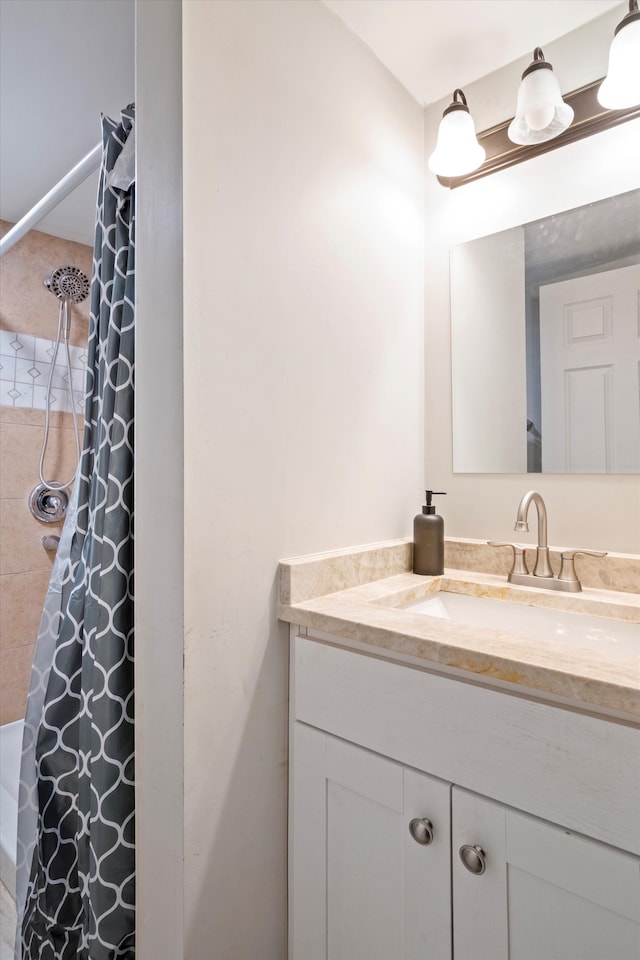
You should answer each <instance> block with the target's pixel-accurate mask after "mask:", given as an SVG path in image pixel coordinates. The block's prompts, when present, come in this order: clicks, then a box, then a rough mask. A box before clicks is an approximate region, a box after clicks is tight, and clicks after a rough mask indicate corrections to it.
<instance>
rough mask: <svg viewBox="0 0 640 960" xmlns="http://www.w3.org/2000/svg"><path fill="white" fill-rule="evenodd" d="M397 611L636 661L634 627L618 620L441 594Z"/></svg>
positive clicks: (639, 647) (638, 630)
mask: <svg viewBox="0 0 640 960" xmlns="http://www.w3.org/2000/svg"><path fill="white" fill-rule="evenodd" d="M403 609H404V610H411V611H412V612H413V613H423V614H425V616H428V617H438V618H440V619H444V620H454V621H456V622H457V623H464V624H467V625H469V626H477V627H493V628H494V629H496V630H506V631H508V632H509V633H515V634H518V635H519V636H523V637H532V638H534V639H542V640H552V639H553V638H554V637H555V638H557V639H558V640H560V641H562V643H563V644H570V645H572V646H579V647H583V648H586V649H590V650H597V651H598V652H599V653H601V654H603V655H604V656H610V657H613V658H616V657H621V658H624V659H626V658H633V657H640V624H638V623H631V622H628V621H624V620H607V619H605V618H604V617H594V616H591V614H584V613H573V612H572V613H567V612H566V611H564V610H553V609H550V608H548V607H534V606H527V605H526V604H523V603H513V602H511V601H509V600H495V599H493V598H492V597H472V596H468V595H466V594H462V593H447V592H446V591H443V590H441V591H440V592H438V593H435V594H432V595H430V596H429V597H427V598H426V599H423V600H414V601H412V602H411V603H408V604H405V605H404V606H403ZM639 666H640V662H639Z"/></svg>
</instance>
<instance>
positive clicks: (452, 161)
mask: <svg viewBox="0 0 640 960" xmlns="http://www.w3.org/2000/svg"><path fill="white" fill-rule="evenodd" d="M486 156H487V153H486V150H485V149H484V147H481V146H480V144H479V143H478V138H477V137H476V128H475V124H474V122H473V118H472V117H471V114H470V113H469V112H468V111H467V110H466V109H460V110H451V112H450V113H445V115H444V116H443V118H442V120H441V121H440V126H439V128H438V142H437V143H436V149H435V150H434V152H433V153H432V154H431V156H430V157H429V169H430V170H431V172H432V173H435V174H436V175H437V176H439V177H462V176H464V174H466V173H471V171H472V170H477V168H478V167H480V166H482V164H483V163H484V161H485V158H486Z"/></svg>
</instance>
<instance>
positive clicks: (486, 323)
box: [451, 190, 640, 474]
mask: <svg viewBox="0 0 640 960" xmlns="http://www.w3.org/2000/svg"><path fill="white" fill-rule="evenodd" d="M451 340H452V344H451V346H452V389H453V469H454V472H456V473H527V472H528V473H541V472H543V473H592V474H600V473H639V472H640V190H633V191H630V192H628V193H625V194H621V195H619V196H616V197H610V198H608V199H606V200H602V201H599V202H597V203H592V204H588V205H586V206H584V207H578V208H576V209H573V210H567V211H564V212H562V213H558V214H556V215H554V216H552V217H548V218H545V219H543V220H536V221H534V222H532V223H527V224H523V225H521V226H518V227H515V228H513V229H511V230H505V231H503V232H501V233H497V234H493V235H492V236H488V237H482V238H480V239H478V240H473V241H471V242H470V243H465V244H461V245H460V246H458V247H454V248H453V249H452V252H451Z"/></svg>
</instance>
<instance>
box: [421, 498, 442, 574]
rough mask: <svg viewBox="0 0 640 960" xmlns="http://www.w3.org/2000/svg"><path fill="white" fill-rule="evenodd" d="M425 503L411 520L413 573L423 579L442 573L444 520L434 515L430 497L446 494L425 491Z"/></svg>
mask: <svg viewBox="0 0 640 960" xmlns="http://www.w3.org/2000/svg"><path fill="white" fill-rule="evenodd" d="M426 494H427V502H426V504H425V506H424V507H423V508H422V513H419V514H418V515H417V516H416V517H414V520H413V572H414V573H419V574H420V575H421V576H424V577H436V576H438V575H439V574H441V573H444V520H443V519H442V517H440V516H438V514H437V513H436V508H435V507H434V506H433V504H432V503H431V499H432V497H445V496H446V493H444V492H442V491H437V490H427V491H426Z"/></svg>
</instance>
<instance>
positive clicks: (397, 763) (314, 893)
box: [280, 541, 640, 960]
mask: <svg viewBox="0 0 640 960" xmlns="http://www.w3.org/2000/svg"><path fill="white" fill-rule="evenodd" d="M445 549H446V553H445V564H446V568H445V574H444V576H443V577H433V578H431V577H416V576H414V575H413V574H412V573H410V572H409V570H410V568H411V552H410V551H411V545H410V544H409V543H407V542H404V541H396V542H393V543H390V544H384V545H378V546H374V547H370V548H361V549H359V550H356V551H339V552H336V553H332V554H326V555H318V556H314V557H309V558H301V559H299V560H293V561H286V562H284V563H283V564H281V570H280V589H281V604H280V616H281V618H282V619H284V620H287V621H288V622H289V623H290V624H291V625H292V626H291V728H290V736H291V741H290V743H291V768H290V807H289V816H290V834H289V838H290V872H289V878H290V909H289V917H290V931H289V933H290V936H289V953H290V957H291V958H293V960H316V958H318V960H319V958H325V960H326V958H329V960H347V958H348V960H358V958H359V960H376V958H379V960H401V958H407V960H408V958H411V960H414V958H416V960H417V958H422V960H426V958H428V960H444V958H452V957H453V958H455V960H460V958H465V960H501V958H518V960H520V958H529V960H541V958H545V960H551V958H558V960H560V958H561V960H570V958H574V960H590V958H591V960H605V958H606V960H623V958H630V960H631V958H635V957H637V956H638V955H640V602H639V601H638V597H637V593H634V592H633V588H634V585H637V583H638V577H639V576H640V560H638V559H637V558H623V557H618V558H616V557H609V558H607V560H606V561H604V560H598V561H597V562H596V561H595V560H594V559H592V558H590V559H589V560H585V561H584V566H582V567H581V570H582V572H583V585H584V590H583V592H582V593H581V594H579V595H575V596H559V595H557V594H556V595H553V592H552V591H547V590H544V591H543V590H541V591H534V590H530V589H526V588H524V587H521V588H514V587H512V586H510V585H507V584H506V577H505V576H504V574H503V572H502V571H501V570H498V567H499V565H500V563H501V562H503V561H502V559H501V558H500V557H498V556H496V554H495V552H493V553H492V551H491V549H490V548H487V547H485V546H484V545H482V544H479V543H477V544H476V543H473V542H470V541H466V542H465V541H447V544H446V548H445ZM552 563H554V564H555V563H556V557H555V556H554V554H553V552H552ZM465 567H466V569H465ZM474 567H475V569H473V568H474ZM469 568H472V569H469ZM612 582H614V583H615V585H616V587H622V589H616V590H615V591H613V590H611V589H610V586H611V584H612ZM603 584H604V585H606V586H607V589H603ZM536 593H537V594H538V595H537V596H535V594H536ZM438 594H440V599H444V598H445V594H452V595H455V594H460V595H465V596H467V597H475V598H476V599H477V600H478V601H479V602H480V603H481V602H482V601H483V599H491V600H492V601H494V602H502V603H506V604H507V605H509V606H510V605H511V604H515V605H517V606H519V607H520V608H521V609H520V610H516V612H515V615H516V621H514V622H515V623H516V628H515V629H512V630H506V629H503V628H496V627H495V626H493V625H490V624H489V625H486V624H485V625H484V626H477V625H472V624H470V623H469V622H468V621H469V619H471V617H470V616H469V615H467V614H465V613H463V614H462V617H463V619H461V620H451V619H441V618H440V617H438V616H433V615H431V614H430V613H424V612H422V610H421V609H420V606H421V605H423V604H424V603H425V601H427V602H429V601H430V600H432V599H434V598H435V599H436V600H437V599H438ZM416 604H417V606H416ZM538 608H543V609H545V610H551V611H555V615H556V617H557V622H558V625H559V626H558V630H557V632H556V633H555V634H554V633H553V631H552V630H551V629H550V628H549V627H548V626H545V625H544V624H543V625H542V626H540V627H538V626H536V625H535V624H534V627H533V628H530V627H529V626H528V625H527V624H526V621H527V619H528V618H527V615H526V612H525V616H524V618H522V619H521V620H520V621H519V620H518V619H517V617H518V614H520V613H522V611H527V610H529V612H531V613H533V612H534V610H536V609H538ZM487 616H488V619H489V621H491V617H492V616H493V614H488V615H487ZM465 617H466V619H467V622H464V618H465ZM576 618H577V620H576ZM531 619H533V617H532V618H531ZM518 623H522V624H523V626H522V627H518ZM576 623H577V624H578V626H577V628H576ZM603 623H604V624H605V628H603V627H602V624H603ZM607 623H609V624H610V625H611V627H612V630H611V631H610V632H609V631H608V630H607V628H606V624H607ZM585 625H589V626H588V628H587V629H586V630H584V631H582V633H581V628H582V627H583V626H585ZM618 628H620V632H619V633H618V634H616V630H617V629H618ZM517 629H521V630H522V631H523V632H522V633H518V632H516V630H517ZM576 629H577V632H576ZM525 631H528V636H527V635H525ZM537 633H538V634H539V635H536V634H537ZM543 634H544V635H543ZM567 638H569V639H567ZM607 644H609V646H608V647H607Z"/></svg>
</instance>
